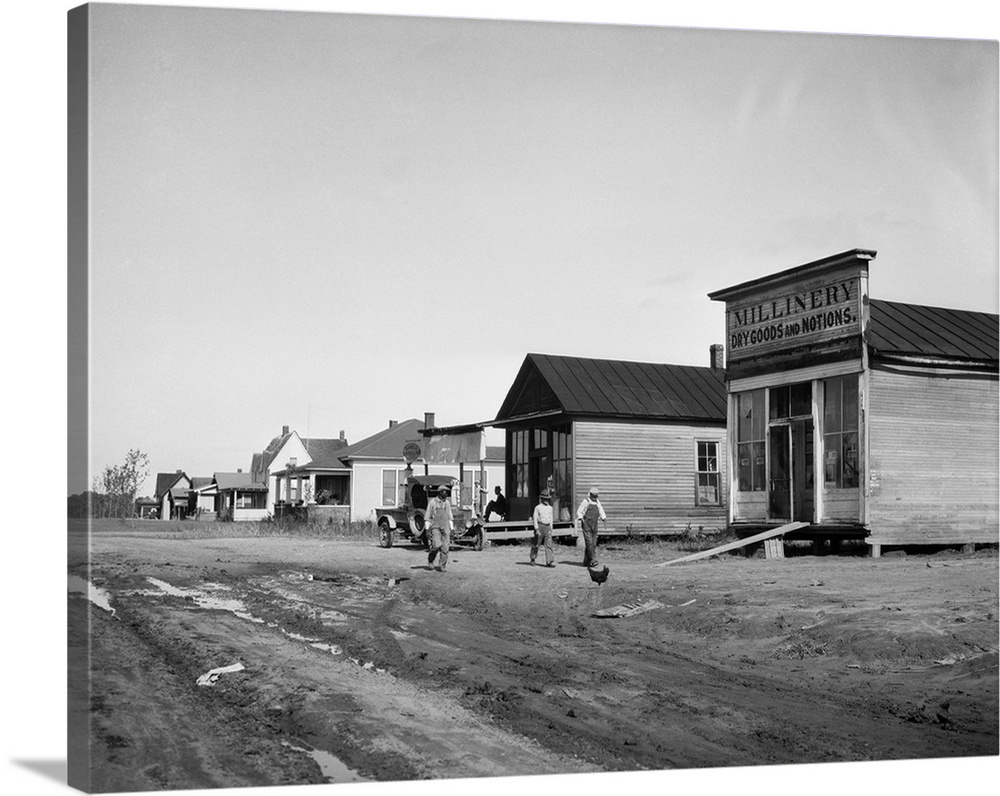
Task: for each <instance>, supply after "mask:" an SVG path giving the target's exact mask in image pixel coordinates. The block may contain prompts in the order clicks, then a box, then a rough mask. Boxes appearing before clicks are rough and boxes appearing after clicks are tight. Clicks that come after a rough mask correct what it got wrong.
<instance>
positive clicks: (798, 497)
mask: <svg viewBox="0 0 1000 796" xmlns="http://www.w3.org/2000/svg"><path fill="white" fill-rule="evenodd" d="M813 444H814V442H813V422H812V418H797V419H793V420H790V421H789V422H788V423H781V424H776V425H772V426H771V428H770V447H769V451H768V454H769V455H768V517H769V518H770V519H772V520H781V521H785V522H791V521H792V520H795V521H799V522H812V521H813V508H814V506H815V497H814V494H813V492H814V487H813V483H814V477H813V470H814V467H813Z"/></svg>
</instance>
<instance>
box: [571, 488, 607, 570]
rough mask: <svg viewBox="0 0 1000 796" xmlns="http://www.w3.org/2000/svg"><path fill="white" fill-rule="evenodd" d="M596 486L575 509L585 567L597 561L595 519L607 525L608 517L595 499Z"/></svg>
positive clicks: (596, 494)
mask: <svg viewBox="0 0 1000 796" xmlns="http://www.w3.org/2000/svg"><path fill="white" fill-rule="evenodd" d="M597 496H598V492H597V487H596V486H595V487H593V488H592V489H591V490H590V492H589V493H588V494H587V497H585V498H584V499H583V502H582V503H581V504H580V508H578V509H577V510H576V518H577V520H579V522H580V529H581V530H582V531H583V545H584V550H583V565H584V566H585V567H596V566H598V563H597V521H598V520H600V521H601V522H603V523H604V524H605V526H607V524H608V518H607V515H605V513H604V506H602V505H601V501H600V500H598V499H597Z"/></svg>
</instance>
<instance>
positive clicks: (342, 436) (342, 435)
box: [340, 429, 345, 439]
mask: <svg viewBox="0 0 1000 796" xmlns="http://www.w3.org/2000/svg"><path fill="white" fill-rule="evenodd" d="M340 438H341V439H345V437H344V429H340Z"/></svg>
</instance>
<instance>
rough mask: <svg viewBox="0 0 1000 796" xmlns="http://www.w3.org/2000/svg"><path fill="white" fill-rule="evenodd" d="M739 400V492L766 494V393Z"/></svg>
mask: <svg viewBox="0 0 1000 796" xmlns="http://www.w3.org/2000/svg"><path fill="white" fill-rule="evenodd" d="M736 401H737V418H736V456H737V467H736V473H737V479H738V482H739V491H740V492H763V491H764V488H765V485H766V475H765V473H766V468H765V463H766V457H765V453H764V439H765V434H766V432H765V428H766V426H765V423H764V420H765V417H764V391H763V390H750V391H748V392H741V393H738V394H737V396H736Z"/></svg>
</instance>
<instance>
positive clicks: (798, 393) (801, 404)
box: [770, 381, 812, 420]
mask: <svg viewBox="0 0 1000 796" xmlns="http://www.w3.org/2000/svg"><path fill="white" fill-rule="evenodd" d="M770 405H771V420H783V419H785V418H788V417H802V416H803V415H810V414H812V382H809V381H804V382H799V383H798V384H786V385H783V386H781V387H772V388H771V395H770Z"/></svg>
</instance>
